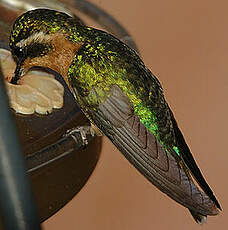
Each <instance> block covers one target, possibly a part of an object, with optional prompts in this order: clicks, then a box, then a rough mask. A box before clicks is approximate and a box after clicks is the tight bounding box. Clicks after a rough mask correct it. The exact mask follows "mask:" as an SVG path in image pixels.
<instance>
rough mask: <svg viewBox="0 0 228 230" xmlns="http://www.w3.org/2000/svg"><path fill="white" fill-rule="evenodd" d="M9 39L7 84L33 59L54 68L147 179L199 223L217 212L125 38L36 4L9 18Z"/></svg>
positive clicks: (156, 86)
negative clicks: (12, 61)
mask: <svg viewBox="0 0 228 230" xmlns="http://www.w3.org/2000/svg"><path fill="white" fill-rule="evenodd" d="M9 46H10V49H11V53H12V55H13V57H14V59H15V61H16V64H17V67H16V69H15V73H14V76H13V78H12V81H11V82H12V83H13V84H16V83H17V81H18V80H19V79H20V78H21V77H22V76H23V75H24V74H25V73H26V72H27V71H28V70H29V69H30V68H32V67H34V66H39V67H45V68H49V69H52V70H54V71H56V72H57V73H59V74H60V75H61V76H62V77H63V79H64V80H65V82H66V84H67V86H68V87H69V89H70V90H71V92H72V93H73V95H74V98H75V103H77V105H78V106H79V107H80V109H81V110H82V112H83V113H84V114H85V116H86V117H87V118H88V119H89V121H90V122H91V124H92V125H93V126H94V127H96V128H97V129H98V130H100V131H101V132H102V134H104V135H105V136H106V137H107V138H109V140H111V142H112V143H113V144H114V145H115V146H116V148H117V149H118V150H119V151H120V152H121V153H122V154H123V155H124V156H125V157H126V158H127V159H128V161H129V162H130V163H131V164H133V165H134V167H135V168H136V169H137V170H138V171H139V172H140V173H141V174H142V175H144V176H145V177H146V178H147V179H148V180H149V181H150V182H151V183H152V184H153V185H155V186H156V187H157V188H158V189H160V190H161V191H162V192H163V193H165V194H167V195H168V196H169V197H170V198H172V199H173V200H175V201H176V202H178V203H179V204H181V205H183V206H184V207H186V208H188V209H189V211H190V213H191V214H192V216H193V218H194V219H195V221H196V222H197V223H199V224H203V223H204V222H206V218H207V216H208V215H217V214H218V213H219V210H221V206H220V204H219V202H218V201H217V199H216V197H215V195H214V194H213V191H212V190H211V188H210V187H209V185H208V183H207V182H206V180H205V179H204V177H203V175H202V173H201V171H200V169H199V167H198V166H197V164H196V161H195V160H194V158H193V156H192V153H191V151H190V149H189V147H188V145H187V144H186V142H185V139H184V136H183V135H182V133H181V131H180V129H179V128H178V125H177V122H176V120H175V118H174V115H173V113H172V111H171V109H170V107H169V105H168V104H167V102H166V100H165V98H164V94H163V89H162V86H161V84H160V82H159V81H158V79H157V78H156V77H155V76H154V75H153V74H152V72H151V71H150V70H149V69H148V68H147V67H146V66H145V65H144V63H143V61H142V60H141V58H140V57H139V55H138V54H137V53H136V52H135V51H134V50H133V49H131V48H130V47H129V46H128V45H126V44H124V43H123V42H121V41H120V40H119V39H118V38H116V37H114V36H113V35H111V34H109V33H107V32H105V31H102V30H98V29H95V28H92V27H88V26H85V25H82V24H79V23H77V22H76V21H75V20H74V18H73V17H71V16H69V15H67V14H65V13H64V12H58V11H55V10H51V9H42V8H39V9H35V10H31V11H28V12H25V13H24V14H22V15H21V16H19V17H18V18H17V19H16V21H15V23H14V25H13V28H12V30H11V33H10V39H9ZM72 106H73V105H72Z"/></svg>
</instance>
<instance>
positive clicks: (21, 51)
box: [12, 46, 25, 59]
mask: <svg viewBox="0 0 228 230" xmlns="http://www.w3.org/2000/svg"><path fill="white" fill-rule="evenodd" d="M12 53H13V56H14V57H15V58H16V59H21V58H23V56H24V53H25V52H24V49H23V48H22V47H18V46H16V47H15V48H14V49H13V52H12Z"/></svg>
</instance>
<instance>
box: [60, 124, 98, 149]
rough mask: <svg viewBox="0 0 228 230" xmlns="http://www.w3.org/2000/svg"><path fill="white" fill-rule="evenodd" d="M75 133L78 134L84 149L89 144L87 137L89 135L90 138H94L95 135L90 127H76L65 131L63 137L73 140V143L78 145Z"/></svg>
mask: <svg viewBox="0 0 228 230" xmlns="http://www.w3.org/2000/svg"><path fill="white" fill-rule="evenodd" d="M75 133H80V135H81V140H82V145H83V146H84V147H86V146H87V145H88V144H89V142H88V139H87V135H91V136H92V137H94V136H95V135H96V134H97V133H96V131H95V130H94V128H93V126H92V125H91V126H78V127H75V128H72V129H69V130H67V131H66V133H65V134H64V136H65V137H68V136H71V137H72V138H73V139H74V141H75V142H76V143H78V139H77V138H76V137H75V135H74V134H75Z"/></svg>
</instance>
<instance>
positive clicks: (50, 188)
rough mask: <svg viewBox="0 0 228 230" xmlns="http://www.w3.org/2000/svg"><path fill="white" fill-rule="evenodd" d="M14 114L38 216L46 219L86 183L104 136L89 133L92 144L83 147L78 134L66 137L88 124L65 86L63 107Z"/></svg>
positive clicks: (42, 219)
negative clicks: (49, 110) (42, 113)
mask: <svg viewBox="0 0 228 230" xmlns="http://www.w3.org/2000/svg"><path fill="white" fill-rule="evenodd" d="M57 78H58V77H57ZM58 80H60V81H61V79H58ZM14 114H15V118H16V124H17V127H18V130H19V137H20V140H21V144H22V148H23V152H24V154H25V160H26V164H27V172H28V174H29V176H30V178H31V182H32V185H33V190H34V194H35V199H36V203H37V206H38V210H39V215H40V218H41V221H44V220H46V219H47V218H49V217H50V216H52V215H53V214H54V213H55V212H57V211H58V210H59V209H60V208H62V207H63V206H64V205H65V204H66V203H67V202H69V201H70V200H71V199H72V198H73V197H74V196H75V195H76V194H77V193H78V192H79V191H80V190H81V188H82V187H83V186H84V185H85V183H86V181H87V180H88V178H89V176H90V175H91V173H92V171H93V170H94V168H95V166H96V163H97V160H98V158H99V153H100V149H101V138H98V137H95V138H92V137H91V136H89V137H88V139H89V145H88V146H87V147H84V148H83V147H80V144H81V138H80V135H79V134H78V135H77V137H79V138H78V140H77V141H75V140H74V139H73V138H72V137H70V136H69V137H67V138H63V135H64V134H65V133H66V131H67V130H69V129H71V128H73V127H76V126H81V125H86V124H87V125H88V121H87V119H86V118H85V116H84V115H83V114H82V113H81V111H80V110H79V108H78V107H77V106H76V103H75V101H74V99H73V96H72V95H71V94H70V92H69V90H67V89H66V87H65V94H64V107H63V108H62V109H59V110H54V112H53V113H51V114H49V115H43V116H41V115H38V114H34V115H28V116H27V115H26V116H23V115H20V114H16V113H14Z"/></svg>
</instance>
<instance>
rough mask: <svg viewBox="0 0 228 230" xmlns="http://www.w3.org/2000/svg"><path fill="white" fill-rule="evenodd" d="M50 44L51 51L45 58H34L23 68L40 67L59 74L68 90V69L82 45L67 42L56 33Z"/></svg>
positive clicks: (61, 35) (62, 36)
mask: <svg viewBox="0 0 228 230" xmlns="http://www.w3.org/2000/svg"><path fill="white" fill-rule="evenodd" d="M52 36H53V37H52V38H51V43H52V46H53V49H52V50H51V51H50V52H49V53H48V54H47V55H45V56H41V57H36V58H33V59H30V60H27V62H28V63H27V65H26V63H25V67H27V68H31V67H33V66H42V67H47V68H50V69H52V70H54V71H56V72H57V73H59V74H60V75H61V76H62V77H63V78H64V80H65V81H66V83H67V85H68V87H69V88H71V87H70V84H69V82H68V77H67V73H68V69H69V67H70V65H71V63H72V61H73V59H74V57H75V55H76V53H77V51H78V49H79V48H80V47H81V45H82V44H79V43H73V42H71V41H69V40H68V39H67V38H66V37H65V36H64V35H63V34H61V33H57V34H54V35H52Z"/></svg>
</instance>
